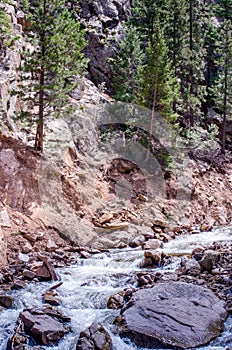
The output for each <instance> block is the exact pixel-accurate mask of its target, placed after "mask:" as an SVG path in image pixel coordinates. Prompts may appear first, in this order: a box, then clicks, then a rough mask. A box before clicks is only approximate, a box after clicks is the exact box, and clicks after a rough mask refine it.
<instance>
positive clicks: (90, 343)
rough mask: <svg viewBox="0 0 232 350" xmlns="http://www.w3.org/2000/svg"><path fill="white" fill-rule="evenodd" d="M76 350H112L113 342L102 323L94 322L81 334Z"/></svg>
mask: <svg viewBox="0 0 232 350" xmlns="http://www.w3.org/2000/svg"><path fill="white" fill-rule="evenodd" d="M76 350H112V340H111V337H110V335H109V333H108V332H107V331H106V330H105V328H104V327H103V326H102V325H101V324H100V323H97V322H93V323H92V324H91V325H90V326H89V327H88V328H86V329H85V330H84V331H82V332H81V333H80V337H79V339H78V342H77V346H76Z"/></svg>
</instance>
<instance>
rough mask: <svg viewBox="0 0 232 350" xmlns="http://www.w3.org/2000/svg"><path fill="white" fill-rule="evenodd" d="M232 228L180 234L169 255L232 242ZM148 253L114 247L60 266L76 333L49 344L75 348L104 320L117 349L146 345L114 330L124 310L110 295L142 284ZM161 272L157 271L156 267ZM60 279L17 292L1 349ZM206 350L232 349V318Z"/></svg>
mask: <svg viewBox="0 0 232 350" xmlns="http://www.w3.org/2000/svg"><path fill="white" fill-rule="evenodd" d="M231 240H232V227H225V228H221V229H216V230H214V231H212V232H208V233H199V234H194V235H190V234H189V235H185V236H180V237H178V238H177V239H175V240H173V241H171V242H169V243H166V244H164V247H163V248H162V249H163V250H164V252H165V253H172V254H175V253H176V254H188V253H190V252H191V251H192V249H193V248H194V247H195V246H198V245H199V244H202V245H207V244H210V243H212V242H214V241H231ZM142 257H143V251H141V250H138V249H134V250H133V249H124V250H112V251H110V252H109V253H101V254H97V255H94V256H93V257H92V258H91V259H88V260H85V259H79V261H78V264H76V265H74V266H71V267H67V268H62V269H57V270H56V271H57V274H58V275H59V278H60V280H61V281H62V282H63V284H62V286H60V287H59V288H58V289H57V291H58V293H59V300H60V306H59V307H58V308H59V309H60V310H61V311H63V312H64V314H66V315H68V316H70V317H71V320H72V321H71V327H72V332H71V333H69V334H67V335H66V337H65V338H64V339H63V340H62V341H61V342H59V344H58V346H53V347H46V349H47V350H52V349H53V350H74V349H75V348H76V342H77V339H78V336H79V333H80V331H82V330H83V329H84V328H86V327H87V326H89V325H90V324H91V323H92V322H93V321H98V322H101V323H102V324H103V325H104V327H105V328H106V329H107V330H108V331H109V332H110V334H111V336H112V339H113V346H114V350H132V349H142V348H138V347H136V346H135V345H133V344H131V343H130V342H129V341H125V340H122V339H120V337H118V336H117V335H114V334H113V333H112V331H113V326H112V323H113V321H114V319H115V317H116V316H117V315H118V314H119V311H118V310H110V309H107V307H106V304H107V300H108V298H109V296H110V295H112V294H114V293H116V292H118V291H121V290H123V289H124V288H127V287H133V286H136V284H137V280H136V272H138V271H140V268H139V264H140V262H141V260H142ZM179 262H180V258H175V259H174V262H173V263H172V264H171V265H168V266H166V267H165V268H163V269H164V270H165V269H166V270H171V271H175V269H176V268H177V267H178V265H179ZM156 270H157V269H156ZM53 284H54V282H40V283H28V284H27V285H26V287H25V288H24V289H23V290H20V291H14V292H12V296H13V297H14V299H15V305H14V308H13V309H9V310H4V311H1V317H0V329H1V334H0V350H5V349H6V342H7V339H8V338H9V337H11V336H12V333H13V329H14V324H15V321H16V319H17V317H18V314H19V312H20V311H21V310H23V309H24V308H30V307H41V306H42V305H43V304H42V298H41V295H42V294H43V292H45V291H46V290H47V289H49V287H51V286H52V285H53ZM199 349H202V350H203V349H204V350H225V349H232V318H231V317H230V318H228V319H227V321H226V322H225V324H224V332H223V333H222V335H221V336H220V337H219V338H217V339H215V340H214V341H212V342H211V344H210V345H208V346H205V347H201V348H199Z"/></svg>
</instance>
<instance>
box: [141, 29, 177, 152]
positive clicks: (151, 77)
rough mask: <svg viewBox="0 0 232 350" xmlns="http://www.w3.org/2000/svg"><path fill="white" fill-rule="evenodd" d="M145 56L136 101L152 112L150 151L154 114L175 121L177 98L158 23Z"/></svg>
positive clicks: (172, 74)
mask: <svg viewBox="0 0 232 350" xmlns="http://www.w3.org/2000/svg"><path fill="white" fill-rule="evenodd" d="M146 55H147V63H146V65H145V66H144V67H143V69H142V70H141V73H140V81H141V92H140V94H139V96H138V101H139V103H141V104H143V105H145V106H146V107H148V108H151V110H152V114H151V120H150V131H149V139H150V142H149V146H148V150H150V148H151V138H152V130H153V125H154V120H155V112H158V113H159V114H160V115H162V116H164V117H165V118H166V119H167V120H168V121H169V122H173V121H175V119H176V114H175V113H174V112H173V103H174V101H176V99H177V98H178V84H177V82H176V79H175V77H174V72H173V70H172V68H171V64H170V60H169V57H168V48H167V45H166V43H165V41H164V36H163V33H162V30H161V29H160V25H159V23H156V25H155V30H154V34H153V36H152V40H151V42H150V43H149V45H148V47H147V50H146Z"/></svg>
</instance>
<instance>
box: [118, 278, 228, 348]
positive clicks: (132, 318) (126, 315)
mask: <svg viewBox="0 0 232 350" xmlns="http://www.w3.org/2000/svg"><path fill="white" fill-rule="evenodd" d="M225 318H226V311H225V309H224V303H223V302H222V301H220V300H219V299H218V298H217V297H216V296H215V295H214V294H213V292H211V291H210V290H209V289H207V288H204V287H199V286H195V285H190V284H187V283H183V282H175V283H164V284H159V285H156V286H155V287H153V288H150V289H143V290H139V291H137V292H135V293H134V295H133V297H132V299H131V300H130V301H129V302H128V304H127V305H126V306H125V308H124V310H123V312H122V319H121V326H120V334H121V336H123V337H129V338H131V339H132V340H133V341H134V342H135V343H136V344H137V345H141V346H148V347H151V348H152V347H157V346H171V347H178V348H181V349H188V348H193V347H197V346H201V345H205V344H207V343H208V342H209V341H210V340H211V339H213V338H215V337H217V336H219V335H220V333H221V330H222V322H223V321H224V320H225Z"/></svg>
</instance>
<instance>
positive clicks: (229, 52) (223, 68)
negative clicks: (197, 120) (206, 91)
mask: <svg viewBox="0 0 232 350" xmlns="http://www.w3.org/2000/svg"><path fill="white" fill-rule="evenodd" d="M217 53H218V75H217V78H216V80H215V83H214V87H213V97H214V106H215V108H216V109H217V110H218V111H219V112H220V113H221V114H222V123H221V152H222V153H223V154H225V150H226V126H227V122H228V120H229V119H232V21H231V20H230V19H229V18H228V19H225V20H224V21H223V23H222V24H221V26H220V29H219V41H218V48H217Z"/></svg>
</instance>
